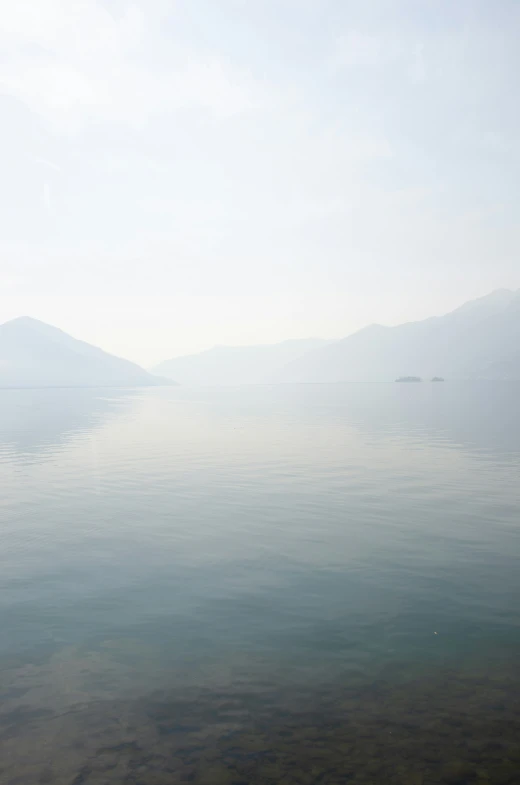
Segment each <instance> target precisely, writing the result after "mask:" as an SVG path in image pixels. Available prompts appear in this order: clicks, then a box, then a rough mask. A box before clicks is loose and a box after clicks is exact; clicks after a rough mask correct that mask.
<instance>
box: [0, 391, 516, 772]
mask: <svg viewBox="0 0 520 785" xmlns="http://www.w3.org/2000/svg"><path fill="white" fill-rule="evenodd" d="M519 400H520V384H517V383H514V382H498V383H494V384H493V383H489V382H474V383H451V382H449V381H446V382H445V383H444V384H435V385H432V384H430V383H423V384H416V385H398V384H394V383H390V384H388V385H385V384H379V385H377V384H373V385H362V384H359V385H354V384H352V385H330V386H329V385H294V386H292V385H287V386H265V387H262V386H258V387H243V388H221V389H216V388H214V389H198V390H195V389H182V388H180V387H179V388H158V389H155V388H154V389H144V390H113V389H103V390H101V389H97V390H66V389H57V390H1V391H0V480H1V487H2V494H1V498H0V514H1V520H0V534H1V541H0V542H1V548H0V695H1V703H0V781H1V782H2V784H3V785H14V784H15V783H17V784H18V783H59V784H60V785H62V784H63V785H106V784H107V783H125V784H126V783H131V784H133V785H161V784H163V785H167V783H178V782H192V783H207V784H208V785H210V784H215V785H219V783H222V784H223V785H227V784H229V785H247V784H249V783H255V784H256V783H263V784H265V785H274V784H275V783H277V784H278V783H280V784H282V783H283V784H284V785H290V784H293V785H294V784H295V783H309V785H310V784H311V783H322V784H323V785H329V784H330V785H332V784H334V785H335V784H338V783H347V782H348V783H356V784H357V783H374V784H375V783H377V784H378V785H380V784H381V783H396V785H398V784H400V785H401V784H403V783H404V785H429V783H432V784H433V783H439V782H447V783H452V784H453V785H457V783H459V784H460V785H462V783H479V785H494V784H495V783H497V784H498V785H506V784H507V783H519V782H520V743H519V740H520V717H519V704H518V695H519V691H518V688H519V686H520V665H519V662H520V660H519V653H520V611H519V608H520V605H519V600H520V570H519V569H518V557H519V552H520V551H519V547H520V516H519V511H520V483H519V477H520V407H519Z"/></svg>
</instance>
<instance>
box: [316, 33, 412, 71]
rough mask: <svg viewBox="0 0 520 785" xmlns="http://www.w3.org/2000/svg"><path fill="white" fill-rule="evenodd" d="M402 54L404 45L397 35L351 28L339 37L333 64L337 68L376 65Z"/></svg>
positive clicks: (392, 59) (384, 63)
mask: <svg viewBox="0 0 520 785" xmlns="http://www.w3.org/2000/svg"><path fill="white" fill-rule="evenodd" d="M402 54H403V45H402V43H401V41H400V40H399V39H398V38H397V37H396V36H393V35H390V34H387V35H380V34H367V33H362V32H360V31H359V30H350V31H349V32H348V33H345V35H342V36H340V38H339V39H338V41H337V44H336V50H335V52H334V54H333V56H332V64H333V65H334V66H335V67H336V68H355V67H375V66H381V65H386V64H387V63H390V62H392V61H394V60H396V59H397V58H399V57H400V56H401V55H402Z"/></svg>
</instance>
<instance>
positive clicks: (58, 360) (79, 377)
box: [0, 316, 168, 387]
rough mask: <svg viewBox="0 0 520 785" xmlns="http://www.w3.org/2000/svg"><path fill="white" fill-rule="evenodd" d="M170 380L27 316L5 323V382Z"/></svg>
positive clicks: (1, 369)
mask: <svg viewBox="0 0 520 785" xmlns="http://www.w3.org/2000/svg"><path fill="white" fill-rule="evenodd" d="M164 383H168V382H166V380H164V379H160V378H158V377H156V376H153V375H152V374H150V373H148V372H147V371H145V370H144V369H143V368H141V367H140V366H139V365H136V364H135V363H132V362H130V361H129V360H123V359H121V358H120V357H114V356H113V355H111V354H107V352H104V351H103V350H102V349H99V348H98V347H96V346H92V345H91V344H88V343H85V342H84V341H78V340H76V338H72V336H70V335H67V333H65V332H63V330H59V329H58V328H57V327H52V326H51V325H49V324H45V323H44V322H40V321H38V319H32V318H30V317H28V316H22V317H19V318H18V319H12V320H11V321H9V322H5V323H4V324H1V325H0V387H134V386H148V385H150V386H151V385H159V384H164Z"/></svg>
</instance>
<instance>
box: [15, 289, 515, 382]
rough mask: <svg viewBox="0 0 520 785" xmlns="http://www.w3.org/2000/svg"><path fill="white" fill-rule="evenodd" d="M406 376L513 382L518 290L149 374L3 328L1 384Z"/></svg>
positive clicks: (30, 327) (58, 337)
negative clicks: (435, 312)
mask: <svg viewBox="0 0 520 785" xmlns="http://www.w3.org/2000/svg"><path fill="white" fill-rule="evenodd" d="M155 374H159V376H157V375H155ZM406 376H420V377H422V378H423V379H431V378H433V377H435V376H441V377H443V378H445V379H446V380H450V379H478V378H482V379H520V290H519V291H510V290H508V289H498V290H497V291H495V292H492V293H491V294H489V295H487V296H486V297H481V298H479V299H478V300H472V301H471V302H467V303H465V304H464V305H462V306H461V307H460V308H457V309H456V310H454V311H452V312H451V313H448V314H446V315H445V316H439V317H432V318H430V319H424V320H422V321H419V322H408V323H406V324H401V325H398V326H396V327H384V326H382V325H379V324H373V325H370V326H368V327H365V328H363V329H362V330H359V331H358V332H355V333H353V334H352V335H349V336H348V337H347V338H343V339H342V340H339V341H324V340H321V339H317V338H315V339H302V340H293V341H284V342H282V343H277V344H266V345H262V346H215V347H214V348H213V349H208V350H207V351H204V352H200V353H199V354H191V355H186V356H184V357H175V358H173V359H171V360H166V361H165V362H162V363H160V364H159V365H157V366H155V367H154V368H153V369H152V372H148V371H145V370H144V369H143V368H141V367H140V366H138V365H136V364H135V363H132V362H130V361H128V360H123V359H121V358H119V357H114V356H112V355H110V354H107V353H106V352H104V351H102V350H101V349H98V348H97V347H95V346H91V345H90V344H88V343H84V342H83V341H78V340H76V339H75V338H72V337H71V336H70V335H67V334H66V333H64V332H63V331H62V330H59V329H58V328H56V327H51V326H50V325H48V324H44V323H43V322H40V321H38V320H36V319H31V318H29V317H21V318H19V319H13V320H12V321H10V322H5V324H2V325H0V387H58V386H60V387H97V386H104V387H109V386H113V387H134V386H149V385H154V386H155V385H160V384H172V383H175V382H177V383H181V384H185V385H193V386H197V385H240V384H263V383H269V384H271V383H272V384H274V383H284V382H325V383H331V382H347V381H354V382H359V381H385V382H388V381H393V380H394V379H396V378H399V377H406Z"/></svg>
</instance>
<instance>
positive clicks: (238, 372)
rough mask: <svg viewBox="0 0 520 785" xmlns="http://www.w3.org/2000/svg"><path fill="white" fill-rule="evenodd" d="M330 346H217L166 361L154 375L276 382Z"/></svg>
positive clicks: (196, 381)
mask: <svg viewBox="0 0 520 785" xmlns="http://www.w3.org/2000/svg"><path fill="white" fill-rule="evenodd" d="M326 343H327V342H326V341H323V340H321V339H319V338H308V339H302V340H292V341H283V342H282V343H275V344H265V345H262V346H214V347H213V348H212V349H208V350H206V351H204V352H200V353H199V354H189V355H185V356H183V357H174V358H173V359H171V360H166V361H164V362H162V363H160V364H159V365H156V366H155V367H154V368H152V372H153V373H158V374H161V375H162V376H167V377H170V378H172V379H175V380H176V381H177V382H179V384H185V385H236V384H264V383H270V382H272V381H273V379H274V378H275V376H276V375H277V374H278V373H279V372H280V371H281V369H282V368H283V367H284V366H285V365H286V364H287V363H289V362H291V361H292V360H295V359H296V358H297V357H301V356H302V355H303V354H304V353H305V352H308V351H309V350H311V349H316V348H317V347H320V346H325V345H326Z"/></svg>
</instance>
